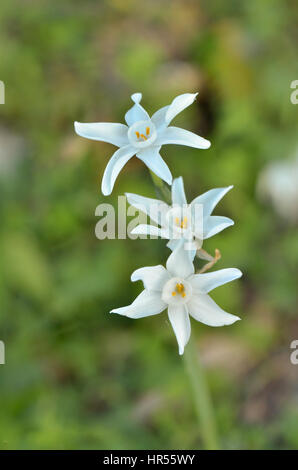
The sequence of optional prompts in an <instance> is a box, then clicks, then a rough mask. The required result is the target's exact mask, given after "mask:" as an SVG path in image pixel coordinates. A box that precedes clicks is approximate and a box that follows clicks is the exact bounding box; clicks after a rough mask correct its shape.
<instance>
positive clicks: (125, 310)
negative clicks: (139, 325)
mask: <svg viewBox="0 0 298 470" xmlns="http://www.w3.org/2000/svg"><path fill="white" fill-rule="evenodd" d="M166 307H167V305H166V304H165V302H164V301H163V300H162V299H161V295H160V292H151V291H148V290H146V289H145V290H143V292H141V293H140V295H138V297H137V298H136V299H135V300H134V302H133V303H132V304H131V305H127V307H120V308H115V309H114V310H111V313H118V314H119V315H124V316H125V317H129V318H142V317H148V316H150V315H157V314H158V313H161V312H162V311H163V310H165V308H166Z"/></svg>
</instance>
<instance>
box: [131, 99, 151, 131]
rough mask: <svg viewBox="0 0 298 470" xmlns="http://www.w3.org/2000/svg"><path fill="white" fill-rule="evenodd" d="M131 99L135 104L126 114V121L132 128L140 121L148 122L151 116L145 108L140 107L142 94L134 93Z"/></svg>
mask: <svg viewBox="0 0 298 470" xmlns="http://www.w3.org/2000/svg"><path fill="white" fill-rule="evenodd" d="M131 99H132V101H133V102H134V103H135V104H134V105H133V107H132V108H130V109H129V110H128V111H127V113H126V114H125V121H126V122H127V124H128V125H129V126H132V125H133V124H134V123H135V122H138V121H148V120H149V119H150V117H149V114H148V113H147V111H146V110H145V109H144V108H143V106H141V105H140V101H141V99H142V93H134V94H133V95H132V96H131Z"/></svg>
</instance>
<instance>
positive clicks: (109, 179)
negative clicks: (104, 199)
mask: <svg viewBox="0 0 298 470" xmlns="http://www.w3.org/2000/svg"><path fill="white" fill-rule="evenodd" d="M135 152H136V150H135V148H134V147H133V146H132V145H126V146H125V147H121V148H120V149H118V150H116V152H115V153H114V155H113V156H112V158H111V159H110V160H109V162H108V164H107V166H106V169H105V171H104V174H103V178H102V183H101V190H102V192H103V194H104V195H105V196H107V195H109V194H111V192H112V191H113V187H114V184H115V181H116V178H117V176H118V175H119V173H120V171H121V170H122V168H123V167H124V165H125V163H127V162H128V160H129V159H130V158H131V157H132V156H133V155H134V154H135Z"/></svg>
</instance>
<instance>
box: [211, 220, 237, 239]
mask: <svg viewBox="0 0 298 470" xmlns="http://www.w3.org/2000/svg"><path fill="white" fill-rule="evenodd" d="M230 225H234V221H233V220H232V219H229V217H222V216H219V215H211V216H210V217H207V218H206V219H204V222H203V235H204V239H205V240H206V239H207V238H210V237H213V235H216V234H217V233H219V232H221V231H222V230H224V229H225V228H227V227H230Z"/></svg>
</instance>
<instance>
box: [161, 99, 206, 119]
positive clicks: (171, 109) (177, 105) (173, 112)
mask: <svg viewBox="0 0 298 470" xmlns="http://www.w3.org/2000/svg"><path fill="white" fill-rule="evenodd" d="M197 94H198V93H184V94H183V95H179V96H177V97H176V98H175V99H174V100H173V101H172V103H171V104H170V105H169V106H168V110H167V112H166V115H165V121H166V124H167V125H169V124H170V122H171V121H172V119H174V117H175V116H177V114H179V113H181V111H183V110H184V109H185V108H187V107H188V106H190V105H191V104H192V103H193V102H194V100H195V99H196V97H197Z"/></svg>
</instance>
